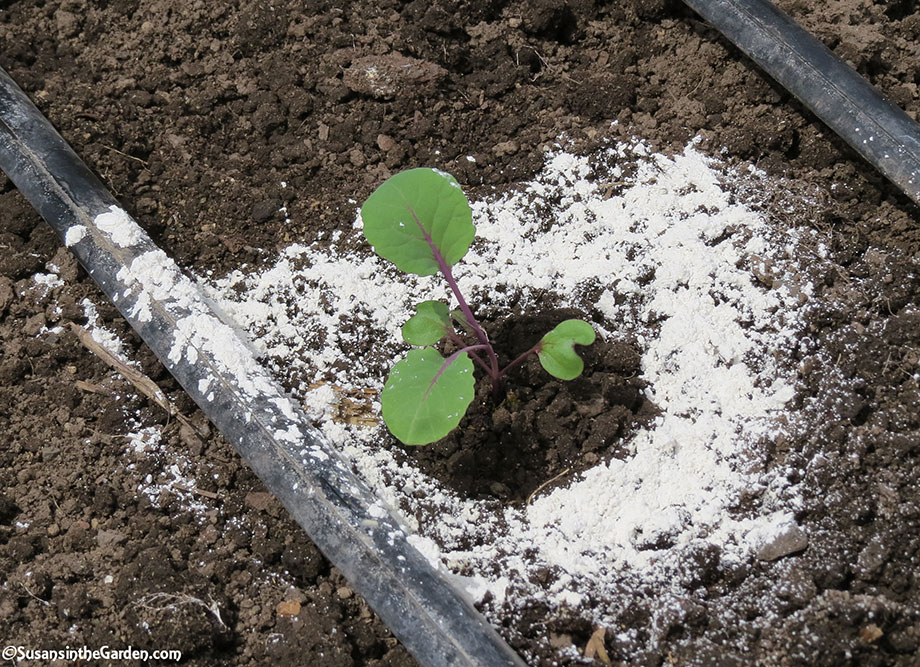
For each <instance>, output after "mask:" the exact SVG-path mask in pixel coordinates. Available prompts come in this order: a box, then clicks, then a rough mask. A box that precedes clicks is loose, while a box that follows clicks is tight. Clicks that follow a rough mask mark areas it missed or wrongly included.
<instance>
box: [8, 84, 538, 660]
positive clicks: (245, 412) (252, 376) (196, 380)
mask: <svg viewBox="0 0 920 667" xmlns="http://www.w3.org/2000/svg"><path fill="white" fill-rule="evenodd" d="M0 168H2V169H3V171H5V172H6V173H7V175H8V176H9V177H10V179H11V180H12V181H13V183H14V184H15V185H16V187H17V188H19V190H20V191H21V192H22V193H23V195H25V197H26V199H28V200H29V202H31V204H32V205H33V206H34V207H35V208H36V209H37V210H38V211H39V213H40V214H41V216H42V217H43V218H44V219H45V220H46V221H47V222H48V223H49V224H50V225H51V226H52V227H53V228H54V229H55V231H56V232H57V233H58V234H59V235H60V236H61V238H62V239H63V240H64V241H65V244H66V245H67V246H68V247H70V249H71V250H72V251H73V252H74V254H75V255H76V256H77V259H79V261H80V263H81V264H82V265H83V266H84V268H86V270H87V271H88V272H89V274H90V275H91V276H92V277H93V278H94V279H95V280H96V282H97V283H99V285H100V287H101V288H102V290H103V291H104V292H105V293H106V295H107V296H108V297H109V298H110V299H111V300H112V301H113V303H115V304H116V306H117V307H118V309H119V310H120V311H121V313H122V315H123V316H124V317H125V319H126V320H127V321H128V322H130V324H131V326H132V327H134V329H135V330H136V331H137V332H138V333H139V334H140V336H141V338H143V340H144V342H145V343H147V345H148V346H150V348H151V349H152V350H153V352H154V353H155V354H156V355H157V357H158V358H159V359H160V361H162V362H163V364H164V365H165V366H166V368H168V369H169V371H170V372H171V373H172V374H173V375H174V376H175V377H176V379H177V380H178V381H179V383H180V384H181V385H182V387H183V388H184V389H185V391H187V392H188V394H189V395H190V396H191V397H192V398H193V399H194V400H195V402H196V403H197V404H198V405H199V406H201V408H202V410H204V412H205V413H206V414H207V415H208V417H209V418H210V419H211V421H212V422H213V423H214V424H215V425H216V426H217V427H218V428H219V429H220V431H221V432H222V433H223V434H224V436H226V438H227V440H228V441H229V442H230V443H231V444H233V446H234V447H235V448H236V450H237V451H238V452H239V453H240V455H241V456H242V457H243V458H244V459H245V460H246V461H247V462H248V463H249V465H250V466H251V467H252V469H253V470H254V471H255V473H256V474H257V475H258V476H259V477H260V478H261V479H262V481H263V482H264V483H265V485H266V486H267V487H268V489H269V490H271V492H272V493H274V494H275V496H277V497H278V498H279V499H280V500H281V502H282V503H284V505H285V506H286V507H287V509H288V510H289V511H290V512H291V514H292V515H293V516H294V518H295V519H296V520H297V521H298V523H300V525H301V526H303V528H304V529H305V530H306V532H307V533H308V534H309V535H310V537H311V538H312V539H313V541H314V542H315V543H316V544H317V546H318V547H319V548H320V549H321V550H322V551H323V552H324V553H325V554H326V556H327V557H328V558H329V560H330V561H332V562H333V563H334V564H335V565H336V567H338V568H339V569H340V570H341V571H342V572H343V573H344V575H345V576H346V577H347V578H348V580H349V581H350V582H351V584H352V585H353V586H354V588H355V589H356V590H357V591H358V592H359V593H360V594H361V595H363V596H364V598H365V599H366V600H367V601H368V603H369V604H370V605H371V606H372V607H373V608H374V610H375V611H376V612H377V613H378V614H379V615H380V617H381V618H382V619H383V620H384V622H385V623H386V624H387V625H388V626H389V627H390V629H391V630H392V631H393V634H395V635H396V636H397V637H398V638H399V639H400V640H401V641H402V642H403V644H404V645H405V646H406V648H408V649H409V651H410V652H411V653H412V654H413V655H414V656H415V657H416V658H417V659H418V660H419V662H421V663H422V664H424V665H482V666H487V667H492V666H498V665H523V664H524V663H523V662H522V661H521V659H520V658H519V657H518V656H517V654H515V653H514V652H513V651H512V650H511V649H510V648H509V647H508V645H507V644H505V642H504V641H502V639H501V638H500V637H499V635H498V633H497V632H496V631H495V630H494V629H493V628H492V627H491V626H490V625H489V624H488V623H487V622H486V621H485V619H483V617H482V616H481V615H480V614H479V613H478V612H477V611H476V609H475V608H474V607H473V605H472V604H471V603H470V602H469V601H468V600H467V599H466V597H464V596H463V595H462V594H461V593H459V592H457V591H456V590H455V589H454V588H453V586H452V585H451V584H450V583H448V581H447V580H446V578H445V577H444V576H442V575H441V574H439V573H438V571H437V570H435V569H434V568H433V567H432V566H431V565H430V564H429V562H428V561H427V560H426V558H425V557H424V556H423V555H422V554H421V553H420V552H419V551H418V550H417V549H415V548H414V547H413V546H412V545H411V544H410V543H409V542H408V541H407V538H408V537H409V533H408V531H407V530H406V529H405V527H404V526H403V525H401V524H400V523H399V522H398V521H397V519H395V518H394V517H393V515H392V514H391V513H390V512H389V511H388V510H386V509H385V508H384V507H383V505H382V503H381V502H380V501H378V500H377V498H375V496H374V495H373V493H372V491H371V490H370V489H369V488H368V487H367V485H366V484H364V483H363V482H362V481H361V480H359V479H358V478H357V477H356V476H355V475H354V474H353V473H352V472H351V470H350V466H349V464H348V463H347V462H346V461H345V460H344V459H343V458H342V457H341V456H340V455H339V454H338V452H337V450H336V449H335V448H334V447H333V446H332V445H331V444H330V443H329V441H328V440H327V439H326V438H325V437H324V436H323V435H322V434H321V433H319V432H318V431H317V430H316V429H314V428H313V427H312V426H310V424H309V423H308V422H307V420H306V419H305V417H304V416H303V414H302V412H301V411H300V409H299V408H298V407H297V406H296V405H295V404H294V402H293V401H291V400H290V399H289V398H288V397H287V396H285V395H284V393H283V392H282V391H281V390H280V389H278V388H277V385H276V384H275V382H274V381H273V379H272V378H271V377H270V376H269V375H268V373H267V371H265V370H264V369H262V367H261V366H260V365H259V364H258V363H257V362H256V361H255V358H254V357H253V356H252V354H251V353H250V352H249V348H248V345H247V344H246V343H245V340H244V338H243V337H242V336H241V335H240V334H238V333H237V332H236V331H235V330H234V329H233V328H232V327H231V326H230V325H229V324H227V323H226V322H225V321H224V319H225V318H222V316H221V315H220V313H219V312H217V311H216V310H215V309H214V308H213V307H212V306H211V305H210V303H209V302H208V301H207V300H206V299H205V298H204V297H203V296H202V294H201V292H200V291H199V290H198V288H197V286H196V285H195V283H193V282H192V281H191V280H189V279H188V278H186V277H185V276H183V275H182V274H181V273H180V272H179V271H178V269H177V268H176V266H175V263H174V262H172V260H170V259H169V258H168V257H167V256H166V255H165V253H163V252H162V251H160V250H158V249H157V247H156V246H155V245H154V243H153V241H151V240H150V238H149V237H148V236H147V235H146V234H145V233H144V232H143V231H142V230H141V229H140V227H138V226H137V225H136V224H135V223H134V222H133V220H131V219H130V218H128V217H127V216H126V215H125V214H124V213H123V212H122V211H121V210H120V209H119V208H118V202H117V201H116V200H115V199H114V198H113V197H112V195H111V194H110V193H109V192H108V191H107V190H106V188H105V186H103V185H102V183H100V182H99V180H98V179H97V178H96V177H95V176H94V175H93V174H92V173H91V172H90V171H89V169H88V168H87V167H86V165H85V164H84V163H83V162H82V161H81V160H80V159H79V158H78V157H77V155H76V154H75V153H74V152H73V151H72V150H71V149H70V147H69V146H68V145H67V143H66V142H65V141H64V140H63V139H62V138H61V137H60V135H59V134H58V133H57V132H56V131H55V130H54V128H53V127H52V126H51V124H50V123H49V122H48V121H47V119H45V117H44V116H43V115H42V114H41V112H40V111H39V110H38V109H37V108H35V106H34V105H33V104H32V103H31V102H30V101H29V99H28V97H26V95H25V93H23V92H22V90H20V89H19V87H18V86H17V85H16V83H15V82H14V81H13V80H12V79H11V78H10V77H9V75H8V74H7V73H6V72H4V71H3V70H2V69H0ZM113 207H114V208H113ZM106 213H109V214H110V215H109V216H108V218H101V219H100V217H99V216H100V215H102V214H106ZM104 223H105V224H104ZM215 341H219V345H218V344H217V343H215ZM228 350H229V351H230V353H229V354H228V352H227V351H228Z"/></svg>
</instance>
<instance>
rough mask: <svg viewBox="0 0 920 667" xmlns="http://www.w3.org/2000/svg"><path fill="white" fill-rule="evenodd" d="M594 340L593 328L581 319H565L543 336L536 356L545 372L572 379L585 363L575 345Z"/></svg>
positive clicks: (579, 373) (578, 373)
mask: <svg viewBox="0 0 920 667" xmlns="http://www.w3.org/2000/svg"><path fill="white" fill-rule="evenodd" d="M593 342H594V329H592V328H591V325H590V324H588V323H587V322H584V321H582V320H566V321H565V322H561V323H560V324H558V325H556V328H555V329H553V330H552V331H550V332H549V333H548V334H546V335H545V336H543V339H542V340H541V341H540V349H539V350H537V356H538V357H539V358H540V364H541V365H542V366H543V368H544V369H545V370H546V372H547V373H549V374H550V375H552V376H553V377H557V378H559V379H560V380H573V379H575V378H577V377H578V376H579V375H581V372H582V371H583V370H584V368H585V363H584V362H583V361H582V360H581V357H579V356H578V353H577V352H575V345H590V344H591V343H593Z"/></svg>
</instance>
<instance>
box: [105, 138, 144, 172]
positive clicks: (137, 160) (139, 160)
mask: <svg viewBox="0 0 920 667" xmlns="http://www.w3.org/2000/svg"><path fill="white" fill-rule="evenodd" d="M99 145H100V146H102V147H103V148H104V149H106V150H108V151H112V152H113V153H118V154H119V155H121V156H122V157H126V158H128V159H129V160H134V161H135V162H140V163H141V164H142V165H144V168H145V169H146V168H147V167H148V166H150V165H149V163H148V162H147V161H146V160H142V159H140V158H139V157H134V156H133V155H128V154H127V153H123V152H121V151H120V150H118V149H117V148H112V147H111V146H106V145H105V144H99Z"/></svg>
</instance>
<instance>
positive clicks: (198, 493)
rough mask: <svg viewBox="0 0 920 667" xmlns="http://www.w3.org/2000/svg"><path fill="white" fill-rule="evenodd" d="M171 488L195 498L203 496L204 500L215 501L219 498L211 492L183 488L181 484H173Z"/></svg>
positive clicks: (188, 487) (189, 487)
mask: <svg viewBox="0 0 920 667" xmlns="http://www.w3.org/2000/svg"><path fill="white" fill-rule="evenodd" d="M173 486H174V487H175V488H177V489H179V490H180V491H185V492H186V493H194V494H195V495H196V496H204V497H205V498H210V499H211V500H217V499H218V498H220V495H219V494H217V493H214V492H213V491H205V490H204V489H199V488H195V487H191V486H183V485H181V484H174V485H173Z"/></svg>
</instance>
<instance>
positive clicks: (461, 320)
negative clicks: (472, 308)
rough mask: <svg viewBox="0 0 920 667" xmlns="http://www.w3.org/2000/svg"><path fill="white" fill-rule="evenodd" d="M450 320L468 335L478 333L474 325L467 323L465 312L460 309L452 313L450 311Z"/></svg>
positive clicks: (455, 309)
mask: <svg viewBox="0 0 920 667" xmlns="http://www.w3.org/2000/svg"><path fill="white" fill-rule="evenodd" d="M450 318H451V319H452V320H453V321H454V322H456V323H457V324H459V325H460V327H461V328H462V329H463V330H464V331H466V332H467V333H471V334H474V333H476V330H475V329H473V325H471V324H470V323H469V322H467V321H466V315H464V314H463V311H462V310H460V309H459V308H454V309H453V310H452V311H450Z"/></svg>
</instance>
